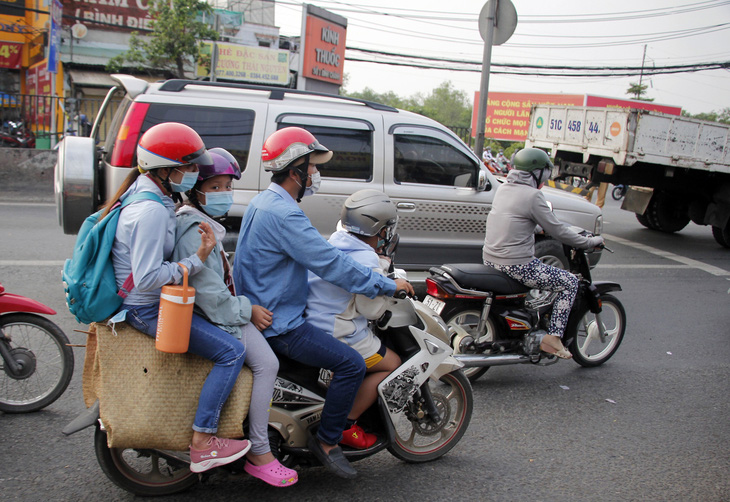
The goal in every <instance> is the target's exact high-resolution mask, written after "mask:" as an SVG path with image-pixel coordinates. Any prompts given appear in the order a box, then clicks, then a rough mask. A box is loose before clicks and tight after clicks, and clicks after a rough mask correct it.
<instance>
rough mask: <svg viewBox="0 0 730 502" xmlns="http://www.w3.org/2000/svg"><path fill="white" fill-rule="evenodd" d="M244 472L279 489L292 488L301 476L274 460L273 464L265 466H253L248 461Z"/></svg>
mask: <svg viewBox="0 0 730 502" xmlns="http://www.w3.org/2000/svg"><path fill="white" fill-rule="evenodd" d="M243 470H244V471H246V472H247V473H249V474H250V475H251V476H253V477H255V478H259V479H260V480H261V481H263V482H265V483H268V484H270V485H271V486H276V487H279V488H283V487H285V486H291V485H293V484H294V483H296V482H297V481H299V474H297V471H295V470H294V469H289V468H287V467H284V466H283V465H281V464H280V463H279V461H278V460H274V461H273V462H269V463H268V464H264V465H253V464H252V463H251V462H248V461H247V462H246V465H245V466H244V467H243Z"/></svg>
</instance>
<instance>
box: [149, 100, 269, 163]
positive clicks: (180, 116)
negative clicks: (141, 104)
mask: <svg viewBox="0 0 730 502" xmlns="http://www.w3.org/2000/svg"><path fill="white" fill-rule="evenodd" d="M255 115H256V114H255V113H254V111H253V110H243V109H237V108H217V107H204V106H181V105H169V104H159V103H152V104H150V107H149V110H148V111H147V115H146V116H145V118H144V123H143V124H142V129H141V132H140V136H141V134H142V133H144V132H145V131H147V129H149V128H150V127H152V126H154V125H157V124H161V123H162V122H181V123H183V124H186V125H189V126H190V127H192V128H193V129H195V130H196V131H197V133H198V134H200V137H201V138H202V139H203V143H205V146H206V147H207V148H213V147H222V148H225V149H226V150H228V151H229V152H231V154H233V156H234V157H236V159H238V163H239V165H240V166H241V168H242V169H245V168H246V163H247V162H248V154H249V151H250V150H251V134H252V132H253V125H254V118H255Z"/></svg>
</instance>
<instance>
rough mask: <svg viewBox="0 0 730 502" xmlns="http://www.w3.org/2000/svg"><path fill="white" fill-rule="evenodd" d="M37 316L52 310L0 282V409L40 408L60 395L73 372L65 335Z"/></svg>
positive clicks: (71, 351) (49, 313) (17, 411)
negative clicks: (6, 290)
mask: <svg viewBox="0 0 730 502" xmlns="http://www.w3.org/2000/svg"><path fill="white" fill-rule="evenodd" d="M38 314H45V315H55V314H56V311H55V310H53V309H51V308H50V307H47V306H45V305H43V304H42V303H40V302H37V301H35V300H31V299H30V298H26V297H24V296H20V295H15V294H11V293H7V292H5V288H4V287H3V285H2V284H0V355H2V367H0V411H3V412H5V413H24V412H30V411H37V410H40V409H41V408H45V407H46V406H48V405H49V404H51V403H52V402H54V401H55V400H56V399H58V398H59V396H61V394H63V392H64V391H65V390H66V387H68V384H69V382H70V381H71V377H72V376H73V371H74V355H73V350H72V349H71V347H70V346H69V341H68V338H67V337H66V335H65V334H64V332H63V331H62V330H61V328H59V327H58V326H56V325H55V324H54V323H52V322H51V321H49V320H48V319H46V318H45V317H42V316H40V315H38Z"/></svg>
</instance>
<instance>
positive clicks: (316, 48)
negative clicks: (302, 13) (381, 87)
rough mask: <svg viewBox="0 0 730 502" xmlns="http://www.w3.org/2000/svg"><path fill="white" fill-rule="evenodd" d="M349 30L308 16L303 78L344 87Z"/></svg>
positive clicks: (310, 15)
mask: <svg viewBox="0 0 730 502" xmlns="http://www.w3.org/2000/svg"><path fill="white" fill-rule="evenodd" d="M346 34H347V28H346V27H345V26H342V25H340V24H337V23H333V22H331V21H328V20H326V19H323V18H321V17H318V16H314V15H312V14H307V18H306V32H305V36H304V61H303V66H302V76H303V77H306V78H313V79H316V80H323V81H325V82H330V83H333V84H337V85H342V76H343V67H344V63H345V36H346Z"/></svg>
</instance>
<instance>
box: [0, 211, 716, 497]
mask: <svg viewBox="0 0 730 502" xmlns="http://www.w3.org/2000/svg"><path fill="white" fill-rule="evenodd" d="M605 215H606V228H605V232H606V234H607V235H608V236H609V237H608V245H609V246H610V247H612V248H614V249H615V251H616V253H615V254H613V255H610V254H606V256H604V258H603V260H602V261H601V264H600V265H599V266H598V268H597V269H596V270H595V278H596V279H602V280H612V281H616V282H619V283H620V284H621V285H622V286H623V288H624V291H622V292H620V293H618V294H617V296H618V297H619V298H620V299H621V301H622V302H623V303H624V305H625V307H626V311H627V315H628V330H627V333H626V337H625V341H624V343H623V345H622V346H621V348H620V349H619V351H618V353H617V354H616V355H615V356H614V358H613V359H612V360H611V361H609V362H608V363H606V364H605V365H604V366H602V367H600V368H595V369H590V370H588V369H583V368H580V367H579V366H578V365H577V364H575V363H573V362H560V363H558V364H555V365H552V366H549V367H535V366H531V365H523V366H511V367H499V368H492V369H491V370H490V371H489V372H488V373H487V374H486V375H485V376H484V377H482V379H481V380H479V381H478V382H477V383H476V384H475V385H474V394H475V410H474V416H473V419H472V423H471V426H470V427H469V430H468V431H467V433H466V435H465V436H464V438H463V439H462V441H461V443H460V444H459V445H458V446H457V447H456V448H455V449H454V450H453V451H452V452H451V453H449V454H448V455H446V456H445V457H444V458H442V459H441V460H439V461H436V462H433V463H430V464H424V465H408V464H405V463H403V462H400V461H398V460H397V459H395V458H394V457H392V456H391V455H389V454H388V453H386V452H383V453H380V454H378V455H376V456H375V457H371V458H370V459H366V460H364V461H362V462H359V463H358V464H357V468H358V470H359V472H360V476H359V478H358V479H357V480H356V481H354V482H348V481H344V480H339V479H336V478H333V477H331V476H329V475H327V474H326V473H325V472H324V471H323V469H321V468H314V469H307V470H303V471H301V472H300V482H299V484H298V485H297V486H296V487H293V488H290V489H288V490H287V491H286V492H281V491H280V490H276V489H273V488H269V487H266V486H262V485H261V484H260V483H259V482H257V481H256V480H254V479H251V478H248V477H246V476H226V475H225V474H218V475H216V476H214V477H212V478H211V479H210V480H209V481H208V482H207V483H206V484H204V485H198V486H196V487H195V488H194V489H192V490H191V491H189V492H187V493H185V494H181V495H179V496H176V497H174V498H172V497H171V498H169V499H170V500H191V501H192V500H199V499H201V498H203V497H205V498H206V499H208V500H222V501H228V500H241V497H242V496H243V497H246V498H247V499H251V500H254V499H255V500H260V501H265V500H279V499H281V498H282V496H286V497H296V498H297V500H329V499H333V498H334V497H339V498H345V497H346V498H347V499H350V500H356V501H370V500H395V501H400V500H403V501H406V500H409V501H410V500H417V499H420V500H455V499H461V500H468V501H471V500H499V501H502V500H505V501H512V500H526V499H531V500H546V501H552V500H556V501H557V500H561V501H564V500H587V501H592V500H596V501H598V500H600V501H604V500H670V499H672V500H701V501H721V500H725V501H727V500H730V456H729V455H728V451H730V434H729V433H730V421H729V420H728V416H730V404H729V402H728V397H727V396H728V382H729V381H730V370H729V369H728V361H729V360H730V344H729V343H728V337H727V334H728V332H730V329H729V328H728V327H729V326H730V308H729V307H730V295H728V294H727V291H728V288H730V281H729V280H728V279H730V250H727V249H722V248H720V247H719V246H718V245H717V244H716V243H715V242H714V240H713V238H712V236H711V233H710V231H709V229H708V228H707V227H698V226H694V225H690V226H689V227H688V228H687V229H685V230H683V231H682V232H680V233H679V234H677V235H671V236H669V235H663V234H658V233H656V232H652V231H649V230H646V229H644V228H643V227H641V226H640V225H639V224H638V223H637V222H636V220H635V218H634V217H633V216H632V215H631V214H630V213H625V212H623V211H620V210H618V208H617V203H615V202H614V201H609V202H608V207H606V208H605ZM0 221H2V222H3V223H2V239H0V281H1V282H2V283H3V285H4V286H5V287H6V289H7V290H8V291H10V292H14V293H19V294H24V295H28V296H31V297H33V298H35V299H37V300H39V301H42V302H44V303H46V304H48V305H50V306H52V307H53V308H55V309H56V310H57V311H58V312H59V315H57V316H55V319H54V320H55V321H56V322H57V324H59V325H60V326H61V327H62V328H63V329H64V331H65V332H66V333H67V334H68V335H69V337H70V338H71V339H72V342H75V343H84V336H83V335H82V334H79V333H74V331H73V330H74V329H78V328H82V326H79V325H77V324H76V323H75V321H73V319H72V318H71V317H70V315H69V314H68V313H67V310H66V308H65V305H64V303H63V297H62V292H61V285H60V272H59V271H60V268H61V263H62V260H63V259H64V258H66V257H68V256H70V254H71V249H72V247H73V243H74V238H73V237H70V236H64V235H63V234H62V233H61V231H60V230H59V229H58V226H57V223H56V216H55V212H54V208H53V207H52V206H50V205H37V204H7V203H2V202H0ZM74 351H75V355H76V366H77V367H76V371H75V374H74V379H73V381H72V383H71V386H70V387H69V389H68V390H67V392H66V393H65V394H64V395H63V396H62V397H61V398H60V399H59V400H58V401H56V403H54V404H52V405H51V406H49V407H48V408H46V409H45V410H43V411H41V412H38V413H34V414H28V415H2V414H0V437H2V445H3V446H4V449H3V451H2V453H0V466H2V467H0V500H24V501H25V500H54V501H55V500H58V501H76V500H105V501H118V500H119V501H124V500H132V499H134V497H132V496H130V495H129V494H127V493H125V492H123V491H122V490H120V489H119V488H117V487H116V486H115V485H113V484H112V483H111V482H110V481H108V480H107V478H106V477H105V476H104V475H103V474H102V472H101V470H100V469H99V467H98V464H97V463H96V459H95V457H94V450H93V442H92V433H91V431H90V430H87V431H83V432H81V433H79V434H76V435H74V436H71V437H69V438H66V437H63V436H62V435H61V433H60V430H61V428H62V427H63V426H64V425H65V424H66V423H67V422H69V421H70V420H71V419H72V418H74V417H75V415H76V413H77V412H78V411H79V409H80V408H81V407H82V406H83V405H82V398H81V373H80V370H81V365H82V362H83V356H84V350H83V348H76V349H74ZM609 399H610V400H611V401H613V402H609V401H607V400H609Z"/></svg>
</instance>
